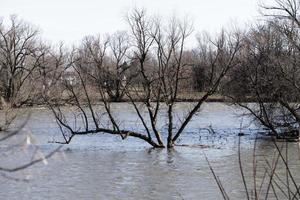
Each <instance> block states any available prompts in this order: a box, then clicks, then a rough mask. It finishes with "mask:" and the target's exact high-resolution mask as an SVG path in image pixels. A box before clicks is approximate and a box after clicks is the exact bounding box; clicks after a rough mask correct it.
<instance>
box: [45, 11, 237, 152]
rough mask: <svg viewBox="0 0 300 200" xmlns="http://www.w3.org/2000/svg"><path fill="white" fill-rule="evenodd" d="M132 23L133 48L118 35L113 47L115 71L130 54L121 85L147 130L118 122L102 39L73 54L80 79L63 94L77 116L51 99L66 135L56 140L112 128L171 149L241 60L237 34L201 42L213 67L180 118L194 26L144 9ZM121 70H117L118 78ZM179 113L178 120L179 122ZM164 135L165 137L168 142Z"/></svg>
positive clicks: (131, 17)
mask: <svg viewBox="0 0 300 200" xmlns="http://www.w3.org/2000/svg"><path fill="white" fill-rule="evenodd" d="M128 23H129V26H130V30H131V34H130V38H131V41H130V44H131V46H130V48H128V47H127V46H126V45H125V46H123V45H122V42H123V39H122V37H123V36H122V37H121V38H120V35H118V37H117V38H116V39H114V43H112V44H111V47H112V51H113V55H114V60H115V62H114V63H115V64H116V66H117V67H116V69H117V72H118V69H119V66H120V64H121V63H122V62H123V57H124V56H125V55H126V56H127V57H129V58H130V62H129V63H130V64H129V65H131V67H130V68H131V70H130V72H133V74H131V77H132V78H130V81H129V80H126V81H128V82H127V84H126V86H122V88H123V89H122V91H123V92H124V94H125V96H126V98H127V99H128V101H129V102H130V105H131V106H132V108H133V109H134V111H135V114H136V116H137V117H138V119H139V120H140V122H141V124H142V126H143V129H144V131H136V130H131V129H130V128H123V125H122V123H121V122H120V121H121V120H122V119H120V117H119V116H118V114H117V112H116V111H114V110H113V109H112V105H111V101H110V100H111V95H110V94H109V93H110V92H109V91H108V89H107V87H109V85H103V72H105V70H104V69H107V68H108V65H109V62H107V52H106V50H107V46H108V43H107V42H106V40H104V41H101V40H100V39H99V40H96V41H97V42H96V43H95V45H92V46H91V48H88V49H90V51H84V52H82V48H79V49H77V50H76V51H75V52H74V53H73V56H72V58H73V60H72V61H71V62H72V65H71V66H72V69H73V73H74V76H75V77H76V79H77V80H78V84H77V85H72V84H70V83H68V82H65V91H64V93H65V94H66V95H67V96H68V98H69V99H70V102H71V103H72V105H74V106H75V107H76V112H75V116H76V118H74V119H73V120H72V119H70V116H67V115H66V113H65V111H64V109H63V108H60V107H59V106H55V105H53V104H51V102H48V105H49V107H50V108H51V110H52V111H53V113H54V115H55V118H56V120H57V122H58V124H59V126H60V129H61V131H62V136H63V138H64V142H58V143H70V142H71V140H72V138H73V137H74V136H76V135H85V134H92V133H108V134H112V135H119V136H120V137H122V139H126V138H127V137H135V138H139V139H141V140H144V141H145V142H147V143H149V144H150V145H151V146H153V147H160V148H163V147H168V148H171V147H173V146H174V145H175V142H176V141H177V140H178V138H179V137H180V136H181V135H182V134H183V133H184V130H185V128H186V127H187V125H188V124H189V122H190V121H191V120H192V118H193V117H194V115H195V114H196V113H197V112H199V109H200V107H201V106H202V105H203V103H204V102H205V101H206V100H207V98H208V97H209V96H211V95H213V94H214V93H215V92H216V91H217V90H218V89H219V85H220V83H221V82H222V80H223V79H224V77H225V75H226V74H227V72H228V71H229V70H230V69H231V68H233V67H235V66H236V65H237V64H238V63H239V61H238V59H237V55H238V52H239V49H240V36H239V34H227V33H226V32H225V31H223V32H222V33H221V34H220V36H219V37H218V38H217V39H216V40H214V41H213V42H212V41H210V42H208V41H207V43H205V44H202V43H201V44H199V48H197V49H196V50H195V52H197V54H199V57H200V58H201V59H202V60H203V62H201V65H202V67H204V68H205V69H206V70H208V71H209V77H208V79H207V80H208V81H209V82H208V83H207V87H206V88H205V90H204V92H203V94H202V96H201V97H199V98H198V99H197V100H196V103H195V104H193V105H192V107H191V109H190V110H189V111H188V112H187V113H185V116H184V117H183V118H179V117H178V116H177V114H176V110H175V106H176V102H177V101H178V94H179V91H180V90H182V89H183V87H184V84H185V81H186V79H187V77H188V76H189V72H190V71H192V70H191V67H192V63H190V61H189V60H188V59H187V58H186V57H185V56H184V55H185V51H186V50H185V48H186V47H185V45H186V40H187V38H188V37H189V36H190V35H191V33H192V30H193V28H192V25H191V24H190V23H188V22H187V20H185V21H180V20H178V19H176V18H172V19H171V20H170V21H169V23H167V24H166V25H164V24H163V23H162V22H161V21H159V20H155V19H153V18H149V17H148V16H147V15H146V12H145V10H133V11H132V12H131V13H130V14H129V16H128ZM92 41H95V40H92ZM116 41H117V43H115V42H116ZM88 44H93V42H92V43H88ZM126 44H127V43H126ZM96 47H97V48H96ZM127 48H128V49H127ZM84 49H85V48H84ZM91 50H94V51H91ZM87 52H88V53H87ZM127 53H128V54H127ZM90 54H92V57H90ZM119 75H120V73H119V74H118V73H117V80H118V81H120V79H119V78H118V77H120V76H119ZM199 78H201V77H199ZM118 84H120V83H118ZM114 87H115V86H114ZM80 91H83V92H80ZM47 98H48V97H47V96H45V99H47ZM137 100H139V101H141V102H138V101H137ZM99 103H100V104H99ZM96 104H97V105H96ZM145 113H146V114H145ZM163 114H164V116H167V131H166V135H162V134H161V132H160V128H159V125H158V123H157V121H158V120H159V116H162V115H163ZM175 118H176V122H177V121H179V122H180V124H177V123H175ZM77 119H79V120H77ZM77 121H80V122H79V123H78V122H77ZM78 124H82V125H83V126H78ZM163 136H166V140H167V142H166V143H165V142H164V137H163Z"/></svg>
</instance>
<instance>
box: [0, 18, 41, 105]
mask: <svg viewBox="0 0 300 200" xmlns="http://www.w3.org/2000/svg"><path fill="white" fill-rule="evenodd" d="M37 37H38V31H37V30H36V29H35V28H33V27H32V26H31V25H29V24H27V23H25V22H23V21H22V20H19V19H18V18H17V17H15V16H12V17H11V18H10V25H9V27H6V26H4V25H3V23H2V24H1V25H0V66H1V67H0V70H1V71H0V74H1V77H0V93H1V96H2V97H3V98H4V99H5V101H6V102H9V103H11V104H12V105H14V106H20V105H22V104H24V103H26V102H27V101H28V100H29V99H30V97H31V96H32V93H34V87H32V85H31V84H29V83H28V82H29V80H31V81H32V80H34V78H33V76H32V75H33V72H34V70H35V69H36V68H37V66H38V62H39V60H40V59H41V57H42V56H43V55H44V53H45V52H44V50H45V49H44V46H43V45H40V44H39V42H38V38H37ZM25 87H26V89H24V88H25Z"/></svg>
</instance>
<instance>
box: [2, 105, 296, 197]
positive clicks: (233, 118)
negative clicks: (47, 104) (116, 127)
mask: <svg viewBox="0 0 300 200" xmlns="http://www.w3.org/2000/svg"><path fill="white" fill-rule="evenodd" d="M189 106H190V104H188V103H181V104H179V105H178V107H177V110H178V113H179V114H178V115H182V114H184V110H186V109H187V108H188V107H189ZM113 109H114V110H115V112H117V114H118V116H119V117H120V122H121V123H122V124H124V126H125V127H126V128H129V129H134V130H140V131H142V127H141V124H140V123H139V122H138V120H137V118H136V116H135V114H134V110H133V109H132V108H131V107H130V106H129V105H128V104H126V103H119V104H114V105H113ZM181 110H182V112H181ZM241 114H242V111H241V110H239V109H237V108H236V107H234V106H229V105H224V104H222V103H207V104H205V105H204V107H203V108H202V110H201V113H199V114H198V115H197V116H196V117H195V118H194V119H193V120H192V122H191V123H190V124H189V126H188V127H187V129H186V131H185V132H184V134H183V135H182V137H181V139H180V141H178V144H183V145H185V144H193V145H192V146H181V147H179V146H178V147H176V148H175V149H172V150H167V149H152V148H151V147H149V145H148V144H146V143H144V142H142V141H140V140H137V139H132V138H129V139H127V140H125V141H122V140H121V138H120V137H116V136H111V135H106V134H95V135H89V136H80V137H75V138H74V140H73V141H72V143H71V144H69V145H65V146H63V147H62V149H61V150H60V151H59V152H57V153H56V154H55V155H54V156H52V157H51V158H49V159H48V160H45V161H44V162H40V163H38V164H36V165H34V166H32V167H30V168H28V169H26V170H23V171H20V172H16V173H5V174H2V176H0V188H1V189H0V199H5V200H6V199H9V200H10V199H11V200H14V199H15V200H20V199H32V200H38V199H51V200H52V199H53V200H58V199H66V200H69V199H73V200H76V199H88V200H89V199H104V200H119V199H125V200H133V199H149V200H150V199H151V200H158V199H163V200H168V199H170V200H171V199H174V200H175V199H180V200H181V199H184V200H194V199H212V200H215V199H222V194H221V192H220V190H219V188H218V185H217V184H216V181H215V179H214V177H213V174H212V172H211V170H210V168H209V165H208V162H207V161H206V159H205V155H206V156H207V158H208V160H209V162H210V164H211V166H212V168H213V169H214V172H215V173H216V175H217V176H218V177H219V179H220V181H221V183H222V184H223V187H224V189H225V191H226V192H227V194H228V196H229V197H230V199H245V198H246V193H245V189H244V186H243V182H242V178H241V173H240V167H239V160H238V140H239V137H238V136H237V134H238V133H239V132H240V131H243V132H244V133H246V135H245V136H243V137H240V139H241V143H240V145H241V161H242V163H243V165H242V166H243V170H244V173H245V177H246V182H247V186H248V191H249V194H250V195H254V190H253V188H254V187H255V186H254V182H253V172H254V170H253V169H254V167H253V163H256V165H257V168H256V183H257V184H256V187H257V188H258V189H260V186H261V183H262V182H264V183H263V184H262V186H261V189H260V191H261V198H262V199H264V197H265V193H266V191H267V184H266V183H267V182H268V180H269V178H264V175H265V171H266V169H268V163H267V162H266V161H268V162H269V163H270V164H271V165H272V162H274V159H273V158H274V155H276V153H277V150H276V149H275V147H274V144H273V142H272V141H270V140H266V139H261V138H258V139H257V140H255V138H256V133H257V132H258V130H259V127H256V126H255V124H253V123H251V121H252V120H251V119H250V118H248V117H245V116H244V117H242V116H241ZM159 123H160V125H159V126H160V130H161V133H162V134H164V130H165V129H166V119H165V117H164V116H163V115H162V116H160V120H159ZM208 130H213V131H208ZM59 140H62V138H61V135H60V132H59V129H58V127H57V125H56V122H55V120H54V118H53V116H52V114H51V112H49V111H48V110H47V109H45V108H35V109H31V116H30V119H29V121H28V123H27V125H26V126H25V127H24V128H23V129H22V132H21V133H20V134H19V135H18V136H16V137H14V138H12V139H11V140H8V141H5V142H4V143H2V144H0V148H1V152H2V153H1V161H0V165H1V166H8V167H9V166H15V165H18V164H21V163H23V162H24V163H25V162H26V161H27V160H30V159H32V158H31V156H32V155H33V152H35V154H34V155H36V156H39V155H45V154H47V152H51V151H52V150H53V149H55V148H56V147H57V146H58V145H56V144H52V143H49V141H59ZM255 141H256V144H255ZM254 145H256V150H255V152H254ZM285 145H286V144H285V143H283V142H281V143H278V146H279V147H281V146H285ZM282 151H283V152H284V154H285V153H286V151H285V147H283V150H282ZM274 152H275V153H274ZM287 152H288V157H289V160H288V162H289V166H290V171H291V173H292V175H293V178H294V179H295V182H296V183H297V184H298V185H299V184H300V173H299V169H300V162H299V146H298V143H289V144H288V148H287ZM254 153H255V155H256V159H255V160H253V154H254ZM276 172H277V175H278V179H276V181H277V183H278V185H281V189H283V190H284V191H285V190H287V189H286V188H285V186H284V184H283V183H281V182H280V177H281V179H283V180H285V179H286V176H285V173H286V169H285V166H284V165H283V162H281V161H279V163H278V166H277V168H276ZM276 178H277V177H276ZM15 179H17V180H15ZM274 179H275V178H274ZM283 182H284V181H283ZM289 184H290V185H291V188H293V183H292V181H291V180H290V181H289ZM274 187H275V190H276V191H278V192H277V193H276V195H278V198H279V199H285V198H286V196H285V195H286V194H287V193H286V194H284V192H280V189H279V188H277V189H276V186H274ZM269 197H270V199H276V197H275V195H274V194H273V192H272V190H270V195H269Z"/></svg>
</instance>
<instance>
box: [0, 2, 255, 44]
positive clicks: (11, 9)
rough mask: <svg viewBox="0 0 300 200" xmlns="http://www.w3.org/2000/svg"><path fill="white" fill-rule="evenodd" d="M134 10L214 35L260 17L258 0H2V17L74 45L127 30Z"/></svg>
mask: <svg viewBox="0 0 300 200" xmlns="http://www.w3.org/2000/svg"><path fill="white" fill-rule="evenodd" d="M134 7H138V8H140V7H143V8H146V9H147V11H148V13H149V14H156V15H157V14H158V15H160V16H173V15H178V16H181V17H183V16H186V15H188V16H189V17H190V18H192V19H193V21H194V26H195V33H197V32H202V31H208V32H210V33H215V32H216V31H219V30H220V29H221V28H222V27H226V26H228V25H230V24H232V23H238V24H239V25H244V24H245V23H247V22H251V21H253V20H255V18H257V17H258V16H259V13H258V1H257V0H0V16H1V17H4V19H7V18H8V17H9V16H10V15H11V14H16V15H18V16H19V17H20V18H22V19H24V20H25V21H27V22H30V23H32V24H34V25H37V26H38V27H39V28H40V29H41V32H42V36H43V38H44V39H46V40H48V41H52V42H59V41H64V42H66V43H67V44H72V43H74V42H78V41H79V40H81V39H82V38H83V37H84V36H86V35H91V34H98V33H101V34H104V33H112V32H114V31H117V30H126V29H127V24H126V21H125V16H126V13H127V12H128V11H129V10H130V9H132V8H134Z"/></svg>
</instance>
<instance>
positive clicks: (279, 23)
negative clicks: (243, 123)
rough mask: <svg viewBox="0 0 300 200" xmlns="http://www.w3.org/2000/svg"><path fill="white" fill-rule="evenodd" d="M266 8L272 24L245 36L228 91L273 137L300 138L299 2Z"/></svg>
mask: <svg viewBox="0 0 300 200" xmlns="http://www.w3.org/2000/svg"><path fill="white" fill-rule="evenodd" d="M263 8H264V9H265V10H264V11H265V15H266V16H267V17H268V18H267V19H268V21H267V22H266V23H264V24H262V25H258V26H257V27H254V28H252V29H251V30H250V31H249V32H248V33H247V34H246V35H245V38H244V39H243V43H244V47H245V49H244V50H242V54H241V61H242V62H241V66H240V67H238V68H236V70H235V71H233V73H231V76H230V77H231V81H230V82H229V84H228V85H227V87H228V88H227V92H228V93H229V94H231V97H232V99H233V100H234V102H236V103H237V104H239V105H240V106H242V107H243V108H245V109H246V110H247V111H249V113H250V114H251V115H252V116H253V117H254V119H255V121H256V122H258V124H260V125H262V126H264V127H265V128H266V129H268V130H269V131H270V132H272V133H273V134H275V135H277V136H279V135H284V136H292V137H295V136H299V131H298V129H299V125H300V116H299V108H300V106H299V103H297V102H298V101H299V97H300V96H299V91H300V90H299V87H298V82H299V81H300V73H299V72H300V71H299V70H300V68H299V64H300V62H299V61H300V60H299V55H300V51H299V50H300V48H299V28H300V26H299V23H298V19H299V16H298V12H299V2H298V1H296V0H292V1H290V0H276V1H275V5H274V6H266V5H264V6H263ZM245 100H246V101H249V100H250V101H253V102H256V103H257V105H256V106H254V105H252V104H248V103H241V102H242V101H245Z"/></svg>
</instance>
